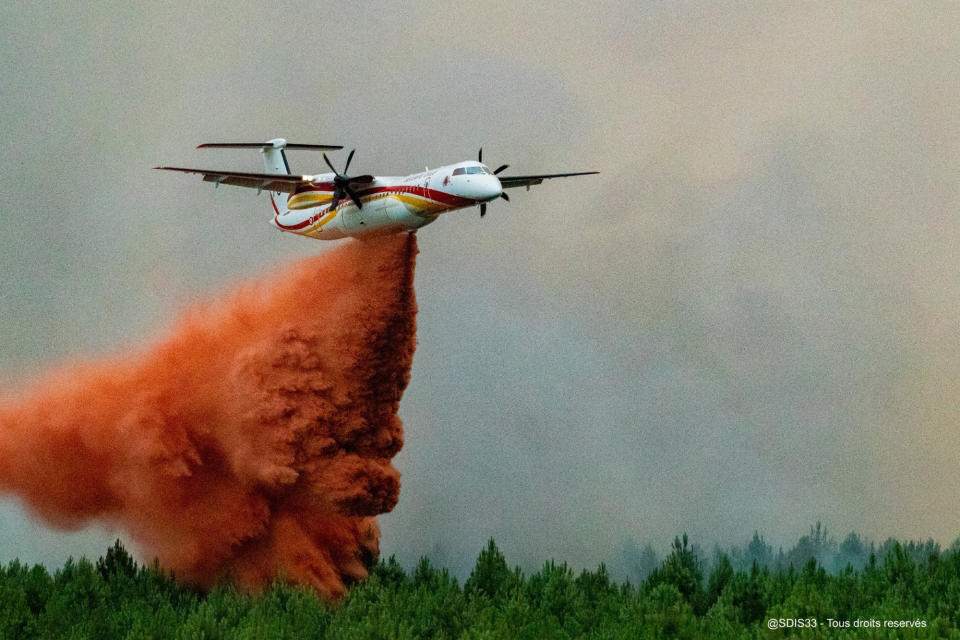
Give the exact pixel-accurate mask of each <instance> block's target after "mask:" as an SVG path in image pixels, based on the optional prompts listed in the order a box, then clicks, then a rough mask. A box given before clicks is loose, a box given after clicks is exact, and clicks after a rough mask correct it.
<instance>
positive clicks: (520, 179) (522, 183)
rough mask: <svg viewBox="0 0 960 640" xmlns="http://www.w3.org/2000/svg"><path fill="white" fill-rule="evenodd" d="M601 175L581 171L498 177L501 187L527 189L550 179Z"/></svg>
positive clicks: (594, 172) (595, 172)
mask: <svg viewBox="0 0 960 640" xmlns="http://www.w3.org/2000/svg"><path fill="white" fill-rule="evenodd" d="M597 173H600V172H599V171H580V172H577V173H547V174H543V175H539V176H497V177H498V178H499V179H500V186H502V187H503V188H504V189H509V188H511V187H527V188H528V189H529V188H530V185H534V184H540V183H541V182H543V181H544V180H549V179H550V178H569V177H570V176H591V175H594V174H597Z"/></svg>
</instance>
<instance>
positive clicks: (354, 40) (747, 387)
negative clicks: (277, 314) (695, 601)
mask: <svg viewBox="0 0 960 640" xmlns="http://www.w3.org/2000/svg"><path fill="white" fill-rule="evenodd" d="M0 25H2V26H0V33H2V35H3V38H2V41H0V74H2V75H0V80H2V82H0V86H2V87H3V89H2V91H3V100H2V105H3V107H2V110H0V130H2V131H3V137H4V142H5V151H6V158H7V168H6V170H4V171H3V172H2V173H0V221H2V227H0V229H2V231H0V268H2V273H3V276H4V277H3V279H2V281H0V335H2V336H3V340H2V346H0V379H2V380H3V381H4V382H5V383H6V384H7V385H8V386H9V385H11V384H19V383H20V382H21V381H23V380H28V379H30V377H31V376H32V375H34V374H35V373H36V372H37V371H39V370H41V369H42V368H43V367H45V366H48V365H50V364H53V363H56V362H59V361H62V360H63V359H69V358H71V357H79V356H83V355H97V354H105V353H110V352H113V351H116V350H120V349H124V348H125V347H126V346H128V345H131V344H137V343H139V342H140V341H142V340H147V339H150V336H152V335H153V334H154V333H155V332H157V331H159V330H161V329H162V328H163V327H165V326H167V325H168V324H170V322H171V320H172V318H173V317H174V316H175V314H176V313H177V311H178V310H179V309H182V308H183V307H184V306H186V305H188V304H189V303H190V302H191V301H192V300H195V299H197V298H200V297H203V296H204V295H207V294H210V293H212V292H215V291H217V290H218V289H219V288H220V287H222V286H225V285H227V284H229V283H232V282H236V281H239V280H241V279H243V278H245V277H248V276H252V275H255V274H258V273H261V272H263V271H265V270H278V271H282V269H283V265H284V264H286V263H288V262H290V261H291V260H295V259H297V258H298V257H302V256H306V255H310V254H312V253H314V252H317V251H322V250H324V249H325V245H324V244H322V243H319V242H312V241H309V240H306V239H302V238H297V237H293V236H285V235H283V234H280V233H278V232H276V231H275V230H273V229H271V228H270V227H269V226H268V225H267V223H266V220H267V218H268V215H267V211H268V205H267V202H266V199H265V197H262V196H261V197H260V198H257V197H255V196H253V195H252V193H250V192H248V191H247V190H242V189H229V188H222V189H219V190H217V191H214V190H213V189H212V188H210V187H209V186H208V185H204V184H202V183H200V182H199V181H198V180H195V179H190V178H188V177H184V176H177V175H166V174H162V173H161V172H153V171H150V167H152V166H154V165H157V164H172V165H181V166H204V167H210V168H237V169H248V170H257V169H259V168H260V167H259V164H258V163H259V157H258V156H257V155H256V154H249V153H243V152H221V153H215V152H202V151H196V150H194V149H193V147H194V146H195V145H196V144H197V143H199V142H204V141H216V140H238V139H250V140H259V139H267V138H272V137H276V136H284V137H286V138H288V139H291V140H297V141H306V142H323V143H334V144H344V145H347V147H348V148H352V147H354V146H356V147H357V149H358V151H357V157H356V158H355V160H354V164H353V167H355V168H356V169H357V170H358V171H362V172H371V173H379V174H403V173H408V172H414V171H417V170H421V169H422V168H423V167H424V166H425V165H431V166H433V165H439V164H444V163H448V162H454V161H457V160H461V159H466V158H471V157H474V156H475V154H476V149H477V147H478V146H479V145H480V144H483V145H484V147H485V150H484V159H485V160H487V161H488V162H489V163H491V164H501V163H504V162H509V163H510V164H511V165H512V167H513V170H514V171H517V172H539V171H552V170H566V169H570V170H590V169H595V170H600V171H601V172H602V173H601V175H600V176H596V177H586V178H579V179H571V180H568V181H562V182H554V183H548V184H545V185H542V186H540V187H535V188H534V189H533V190H531V192H530V193H529V194H528V193H525V192H523V191H520V192H519V193H516V194H515V195H514V194H511V195H512V200H513V201H512V202H511V203H509V204H507V203H500V204H494V205H492V206H491V208H490V211H489V213H488V215H487V217H486V218H485V219H484V220H483V222H482V223H481V222H480V220H479V216H478V215H477V213H476V212H475V211H464V212H460V213H455V214H451V215H450V216H449V218H446V219H441V220H440V221H438V222H437V223H435V224H434V225H432V226H430V227H428V228H426V229H424V230H423V231H422V232H421V233H420V234H419V237H420V247H421V254H420V257H419V263H418V272H417V295H418V300H419V304H420V315H419V339H420V344H419V348H418V352H417V356H416V359H415V363H414V371H413V380H412V383H411V385H410V387H409V389H408V391H407V394H406V396H405V398H404V401H403V403H402V405H401V416H402V417H403V418H404V420H405V427H406V445H405V447H404V450H403V451H402V452H401V453H400V455H399V456H398V457H397V459H396V465H397V467H398V468H399V469H400V470H401V471H402V472H403V488H402V490H401V497H400V503H399V505H398V506H397V508H396V510H395V511H394V512H393V513H392V514H390V515H388V516H385V517H383V518H381V524H382V528H383V538H382V550H383V551H384V552H385V553H388V554H389V553H396V554H397V555H398V556H399V557H400V558H401V559H402V560H404V561H405V562H407V563H410V562H413V561H415V560H416V558H417V557H418V556H419V555H421V554H423V553H432V554H434V555H436V556H437V557H439V558H441V559H443V560H444V561H445V562H446V563H447V564H448V565H450V566H452V567H454V568H458V567H462V566H466V565H469V564H470V563H471V562H472V560H473V558H474V557H475V554H476V553H477V551H478V550H479V549H480V548H481V546H482V544H483V543H484V541H485V540H486V539H487V538H489V537H491V536H493V537H495V538H496V539H497V541H498V543H500V545H501V547H502V548H503V549H504V550H505V551H506V552H507V554H508V559H510V560H511V561H513V562H519V563H525V564H528V565H529V564H534V565H535V564H538V563H539V562H541V561H542V560H545V559H546V558H548V557H550V556H554V557H556V558H558V559H565V560H568V561H570V562H572V563H573V564H575V565H581V566H592V565H595V564H596V563H597V562H599V561H601V560H604V559H609V558H611V557H612V556H613V555H614V554H615V552H616V549H617V547H618V546H619V544H620V543H621V542H622V541H623V540H624V539H625V538H626V537H628V536H632V537H633V538H635V539H637V540H641V541H651V542H653V543H654V544H655V545H658V546H660V547H661V548H662V547H665V545H666V542H667V541H668V540H669V539H670V538H672V536H673V535H675V534H678V533H680V532H682V531H688V532H689V533H690V534H691V536H692V537H693V539H694V540H695V541H698V542H700V543H701V544H703V545H704V546H708V545H710V544H712V543H714V542H716V543H720V544H730V543H735V542H742V541H744V540H746V539H747V538H748V537H749V536H750V535H751V534H752V532H753V530H754V529H759V530H760V531H761V533H765V534H766V535H767V537H768V538H769V539H771V540H772V541H773V542H775V543H776V544H785V545H789V544H791V543H792V542H793V541H794V540H795V538H796V536H797V535H799V534H801V533H803V532H804V531H805V530H806V528H807V526H808V525H809V524H811V523H812V522H814V521H816V520H818V519H821V520H823V521H824V522H825V523H826V524H827V525H828V527H831V528H832V529H833V530H834V531H836V532H838V533H841V532H846V531H849V530H851V529H855V530H857V531H859V532H862V533H864V534H866V535H868V536H871V537H875V538H882V537H886V536H890V535H892V536H898V537H923V538H926V537H930V536H932V537H934V538H936V539H938V540H939V541H941V542H946V543H949V542H950V541H952V540H953V539H954V538H955V537H956V536H957V535H958V533H960V531H958V529H957V523H956V519H955V517H954V516H953V513H954V512H955V496H956V495H958V493H960V470H958V465H957V452H958V450H960V430H958V428H957V427H958V422H960V410H958V403H957V402H956V398H957V393H958V391H960V364H958V363H960V341H958V329H960V324H958V320H957V309H958V308H960V273H958V269H960V267H958V265H960V262H958V260H957V249H958V246H960V244H958V240H960V224H958V222H957V214H958V210H960V207H958V204H960V193H958V177H960V162H958V159H957V157H958V149H960V89H958V87H960V85H958V83H957V78H958V77H960V26H958V25H960V6H958V5H955V4H953V5H947V4H932V3H931V4H922V3H921V4H909V5H907V4H896V3H889V4H884V3H873V2H871V3H843V4H808V3H755V4H751V3H735V4H731V5H727V6H718V5H717V4H716V3H706V2H704V3H675V2H662V3H636V2H620V3H617V2H597V3H591V4H589V5H584V4H582V3H580V4H566V5H558V4H557V3H542V4H538V3H528V4H526V5H523V6H522V7H521V6H518V5H517V4H516V3H497V2H487V3H482V4H479V5H478V4H462V3H461V4H436V3H407V2H404V3H396V4H379V5H368V7H367V8H358V7H355V6H350V3H331V4H318V3H279V4H276V5H274V6H271V7H264V6H261V4H260V3H250V4H249V5H246V4H245V3H242V2H231V3H220V2H210V3H188V2H171V3H163V5H162V6H161V5H157V4H153V5H150V7H149V8H140V7H138V6H127V5H123V4H121V3H105V2H101V3H85V6H84V7H83V8H82V9H80V8H76V7H75V6H74V5H73V4H66V3H63V4H62V5H61V6H59V7H58V6H55V5H53V4H51V3H44V4H43V5H30V4H28V3H7V4H6V5H5V6H4V7H2V8H0ZM290 157H291V163H292V164H293V167H294V170H295V171H296V170H300V169H302V170H303V171H304V172H309V171H314V170H319V168H320V163H321V162H322V161H320V160H319V158H318V157H317V156H313V155H310V154H305V153H291V156H290ZM337 157H338V158H340V161H342V159H343V158H344V157H345V156H337ZM318 161H319V162H318ZM0 505H2V506H0V541H2V544H0V548H2V549H3V557H0V561H6V560H9V559H10V558H12V557H15V556H20V557H21V558H23V559H25V560H31V561H33V560H46V561H50V562H54V563H58V562H60V561H62V558H64V557H65V556H66V555H68V554H70V553H74V554H78V553H88V554H90V553H99V552H100V550H102V548H103V547H104V546H105V544H106V542H107V541H109V539H110V537H109V536H110V534H109V532H103V531H102V530H94V531H93V532H87V533H82V534H72V535H69V536H59V535H55V534H53V533H51V532H49V531H47V530H45V529H42V528H41V529H40V532H39V533H36V532H35V531H34V529H35V526H36V525H34V524H32V523H30V522H28V521H27V519H26V516H25V515H24V514H23V511H22V509H20V508H19V507H18V506H17V503H16V501H15V500H12V499H8V500H6V501H4V502H2V503H0ZM28 532H29V533H28Z"/></svg>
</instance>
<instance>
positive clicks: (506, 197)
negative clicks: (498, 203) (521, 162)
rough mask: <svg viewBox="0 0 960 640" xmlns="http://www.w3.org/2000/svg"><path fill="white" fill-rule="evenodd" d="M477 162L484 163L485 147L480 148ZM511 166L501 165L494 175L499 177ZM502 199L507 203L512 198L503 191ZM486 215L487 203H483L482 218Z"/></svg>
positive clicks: (481, 207) (481, 206)
mask: <svg viewBox="0 0 960 640" xmlns="http://www.w3.org/2000/svg"><path fill="white" fill-rule="evenodd" d="M477 162H479V163H481V164H482V163H483V147H480V151H479V152H478V153H477ZM509 166H510V165H508V164H502V165H500V166H499V167H497V169H496V170H495V171H494V172H493V175H497V174H498V173H500V172H501V171H503V170H504V169H506V168H508V167H509ZM500 197H501V198H503V199H504V200H506V201H507V202H510V196H508V195H507V194H506V193H504V192H503V191H501V192H500ZM485 215H487V203H486V202H483V203H481V204H480V217H481V218H482V217H483V216H485Z"/></svg>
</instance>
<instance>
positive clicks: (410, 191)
mask: <svg viewBox="0 0 960 640" xmlns="http://www.w3.org/2000/svg"><path fill="white" fill-rule="evenodd" d="M197 148H198V149H259V150H260V153H261V154H262V155H263V162H264V165H265V167H266V173H239V172H236V171H211V170H208V169H185V168H183V167H154V168H156V169H164V170H167V171H182V172H184V173H199V174H201V175H203V179H204V181H205V182H213V183H214V185H215V186H220V185H221V184H229V185H234V186H238V187H249V188H252V189H256V190H257V193H260V192H261V191H267V192H268V193H269V194H270V203H271V204H272V205H273V212H274V216H273V221H272V222H273V224H274V226H276V228H278V229H280V230H281V231H288V232H291V233H296V234H298V235H301V236H308V237H310V238H319V239H321V240H337V239H340V238H346V237H348V236H349V237H361V236H365V235H373V234H378V235H379V234H384V233H396V232H401V231H415V230H416V229H419V228H420V227H422V226H424V225H427V224H430V223H431V222H433V221H434V220H436V219H437V218H438V217H439V216H440V214H442V213H446V212H447V211H453V210H455V209H463V208H465V207H473V206H476V205H480V216H481V217H483V216H484V215H486V213H487V203H488V202H490V201H491V200H496V199H497V198H503V199H504V200H507V201H509V200H510V198H509V197H508V196H507V194H506V193H505V192H504V191H503V190H504V189H510V188H512V187H520V186H525V187H527V190H529V189H530V185H535V184H540V183H541V182H543V181H544V180H547V179H549V178H566V177H568V176H582V175H590V174H595V173H599V172H598V171H581V172H578V173H552V174H545V175H526V176H501V175H500V172H501V171H503V170H504V169H506V168H507V167H508V166H510V165H506V164H505V165H502V166H500V167H498V168H497V169H496V170H495V171H491V170H490V169H489V168H488V167H487V166H486V165H484V164H483V149H482V148H481V149H480V153H479V155H478V156H477V160H476V161H472V160H469V161H465V162H458V163H456V164H450V165H446V166H444V167H440V168H438V169H428V170H427V171H424V172H422V173H415V174H413V175H409V176H406V177H384V176H372V175H360V176H349V175H347V170H348V169H349V168H350V161H351V160H352V159H353V153H354V152H353V151H351V152H350V155H348V156H347V162H346V164H345V165H344V167H343V172H342V173H341V172H339V171H337V170H336V169H335V168H334V166H333V164H332V163H331V162H330V159H329V158H327V154H326V153H324V154H323V159H324V160H325V161H326V163H327V166H328V167H330V170H331V171H332V173H320V174H317V175H294V174H292V173H290V165H289V164H288V163H287V156H286V153H285V150H286V149H296V150H308V151H325V150H333V149H342V148H343V147H342V146H336V145H323V144H294V143H292V142H287V141H286V140H284V139H283V138H276V139H274V140H270V141H268V142H228V143H207V144H201V145H200V146H198V147H197ZM354 151H355V150H354ZM283 194H289V195H287V196H286V197H285V198H284V197H283Z"/></svg>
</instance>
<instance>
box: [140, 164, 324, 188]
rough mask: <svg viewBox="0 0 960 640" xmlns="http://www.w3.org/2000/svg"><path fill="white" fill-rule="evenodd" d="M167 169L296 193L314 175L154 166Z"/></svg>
mask: <svg viewBox="0 0 960 640" xmlns="http://www.w3.org/2000/svg"><path fill="white" fill-rule="evenodd" d="M154 169H163V170H166V171H180V172H182V173H199V174H202V175H203V181H204V182H213V183H215V184H217V185H221V184H229V185H233V186H235V187H249V188H251V189H256V190H257V191H258V192H260V191H283V192H285V193H294V192H296V190H297V187H299V186H301V185H304V184H310V183H311V178H312V177H313V176H295V175H292V174H285V173H240V172H237V171H213V170H211V169H184V168H183V167H154Z"/></svg>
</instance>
